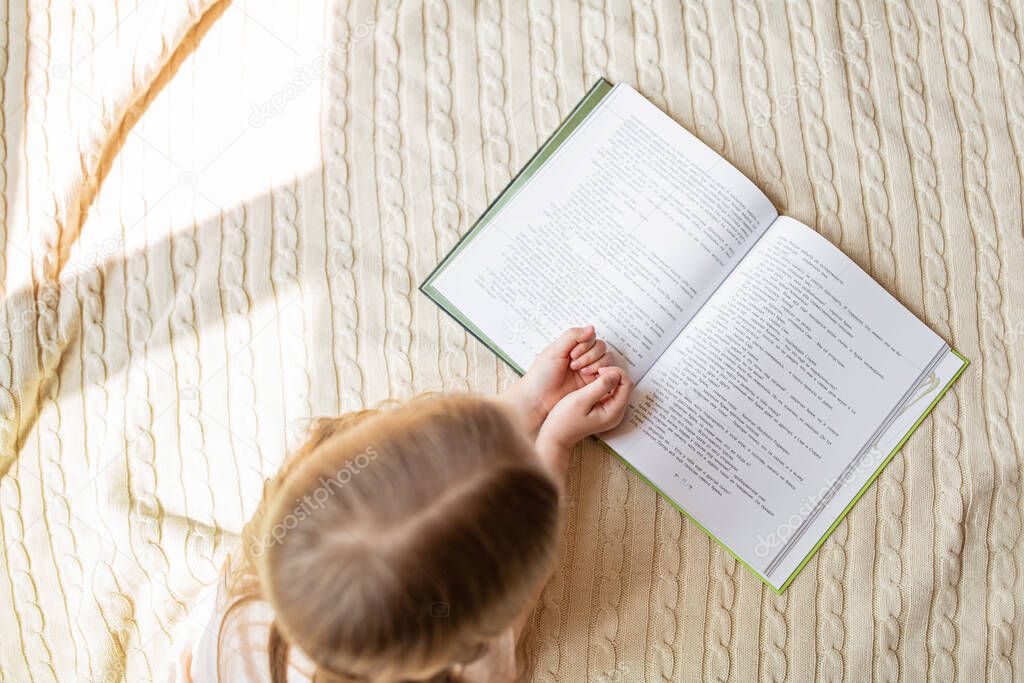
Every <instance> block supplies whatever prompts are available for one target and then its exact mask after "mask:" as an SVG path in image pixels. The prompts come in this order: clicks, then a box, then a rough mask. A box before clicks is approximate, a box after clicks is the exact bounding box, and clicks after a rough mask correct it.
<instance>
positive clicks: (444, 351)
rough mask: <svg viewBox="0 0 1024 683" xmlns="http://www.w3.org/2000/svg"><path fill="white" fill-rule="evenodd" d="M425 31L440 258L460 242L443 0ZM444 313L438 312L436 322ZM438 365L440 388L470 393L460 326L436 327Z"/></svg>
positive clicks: (429, 10)
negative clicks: (439, 349) (439, 340)
mask: <svg viewBox="0 0 1024 683" xmlns="http://www.w3.org/2000/svg"><path fill="white" fill-rule="evenodd" d="M425 12H426V17H427V28H426V33H425V35H424V40H425V42H426V49H427V93H428V98H429V99H428V110H427V139H428V141H429V148H430V160H431V168H432V169H433V174H432V175H431V177H430V188H431V193H432V194H431V201H432V204H433V212H432V215H431V218H432V221H433V225H434V233H435V241H436V243H437V247H438V253H437V258H438V260H440V259H441V258H443V257H444V255H445V254H447V253H448V251H449V250H450V249H451V248H452V247H453V246H455V243H456V242H458V241H459V232H460V230H461V228H462V211H461V210H460V209H459V205H458V203H457V202H456V198H457V197H458V196H459V176H458V174H457V173H456V169H457V168H458V160H457V158H456V152H455V121H454V119H453V118H452V110H453V108H454V102H453V98H452V87H451V86H452V62H451V56H450V55H451V50H450V41H449V39H448V26H449V15H448V6H447V5H446V4H445V3H444V2H431V3H429V4H428V6H427V7H426V9H425ZM443 315H444V313H442V312H441V311H438V320H440V319H441V317H442V316H443ZM438 332H439V333H440V335H441V354H440V358H439V360H440V367H439V368H438V370H439V372H440V375H441V379H442V381H443V382H444V384H445V389H447V390H450V391H469V382H468V381H467V375H468V373H469V355H468V353H467V352H466V337H467V336H468V335H467V334H466V331H465V330H464V329H462V327H461V326H459V325H450V324H448V325H439V326H438Z"/></svg>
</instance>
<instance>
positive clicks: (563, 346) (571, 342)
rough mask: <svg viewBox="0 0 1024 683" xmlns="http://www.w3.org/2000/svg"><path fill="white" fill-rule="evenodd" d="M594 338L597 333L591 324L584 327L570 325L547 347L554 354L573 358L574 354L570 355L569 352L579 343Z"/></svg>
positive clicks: (573, 350)
mask: <svg viewBox="0 0 1024 683" xmlns="http://www.w3.org/2000/svg"><path fill="white" fill-rule="evenodd" d="M596 338H597V334H596V332H595V330H594V326H593V325H587V326H586V327H570V328H569V329H568V330H566V331H565V332H563V333H562V334H561V336H559V337H558V339H556V340H555V341H554V343H553V344H552V345H551V346H550V347H549V349H550V350H551V351H552V352H553V353H554V355H555V356H559V357H565V356H570V357H572V358H575V356H572V355H571V354H572V353H573V352H575V350H576V348H577V346H578V345H579V344H582V343H585V342H587V341H588V340H593V339H596ZM592 344H593V342H591V345H592ZM584 351H586V349H584ZM579 353H582V351H580V352H579ZM579 353H577V355H579Z"/></svg>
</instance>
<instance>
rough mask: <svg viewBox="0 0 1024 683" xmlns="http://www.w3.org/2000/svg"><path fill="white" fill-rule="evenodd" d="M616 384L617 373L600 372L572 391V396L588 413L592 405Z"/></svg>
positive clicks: (617, 380)
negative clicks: (594, 377) (591, 379)
mask: <svg viewBox="0 0 1024 683" xmlns="http://www.w3.org/2000/svg"><path fill="white" fill-rule="evenodd" d="M616 369H617V368H616ZM618 385H619V377H618V375H617V374H615V373H614V372H602V373H601V374H600V375H598V377H597V379H595V380H594V381H593V382H591V383H590V384H587V385H586V386H584V387H583V388H581V389H577V390H576V391H575V392H573V396H574V397H575V399H576V401H577V403H578V404H579V405H580V407H582V408H583V410H584V411H585V412H586V413H589V412H590V411H591V410H592V409H593V408H594V406H596V405H597V404H599V403H600V402H601V400H602V399H603V398H604V397H605V396H607V395H608V394H610V393H611V392H612V391H614V390H615V387H617V386H618Z"/></svg>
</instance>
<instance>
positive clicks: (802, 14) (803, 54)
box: [786, 0, 843, 244]
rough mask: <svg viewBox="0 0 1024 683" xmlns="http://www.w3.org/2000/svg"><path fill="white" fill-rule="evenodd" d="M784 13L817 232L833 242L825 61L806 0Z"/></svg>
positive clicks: (834, 198)
mask: <svg viewBox="0 0 1024 683" xmlns="http://www.w3.org/2000/svg"><path fill="white" fill-rule="evenodd" d="M786 14H787V16H788V17H789V21H790V29H789V31H790V33H789V36H790V38H789V42H790V45H791V46H792V48H793V56H794V66H795V69H796V72H795V73H796V88H797V100H798V101H799V103H800V111H801V116H800V124H801V129H802V130H803V136H804V147H805V148H806V152H807V165H808V170H809V171H810V174H811V186H812V187H813V188H814V199H815V204H816V206H817V209H818V211H817V217H818V224H817V225H816V226H815V227H816V228H817V229H818V231H819V232H821V233H822V234H823V235H825V236H826V237H828V238H829V239H830V240H832V242H833V243H834V244H839V243H840V242H841V241H842V237H843V228H842V225H841V224H840V222H839V216H838V215H837V213H838V211H839V197H838V195H837V194H836V188H835V185H834V184H833V181H832V176H833V175H834V168H833V165H832V158H831V156H830V154H829V134H828V130H827V129H826V128H825V121H824V116H825V103H824V102H823V101H822V98H821V87H820V86H821V82H822V80H823V79H824V78H827V77H828V75H827V74H826V73H823V72H824V71H825V68H826V67H827V65H828V64H829V63H828V62H826V61H825V60H823V59H821V58H820V57H819V54H818V46H817V40H816V38H815V34H814V26H813V22H814V19H813V17H812V15H811V7H810V5H809V4H808V2H807V1H806V0H795V1H794V2H787V3H786Z"/></svg>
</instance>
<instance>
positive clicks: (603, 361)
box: [580, 353, 615, 382]
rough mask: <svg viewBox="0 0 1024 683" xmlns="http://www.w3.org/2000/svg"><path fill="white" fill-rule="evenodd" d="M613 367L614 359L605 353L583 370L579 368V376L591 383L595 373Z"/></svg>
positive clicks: (595, 375)
mask: <svg viewBox="0 0 1024 683" xmlns="http://www.w3.org/2000/svg"><path fill="white" fill-rule="evenodd" d="M613 365H615V358H613V357H612V354H610V353H606V354H604V355H603V356H601V357H600V358H598V359H597V360H596V361H594V362H593V363H591V364H590V365H588V366H587V367H585V368H580V376H581V377H583V379H584V381H586V382H593V381H594V379H595V378H596V377H597V371H598V370H600V369H601V368H607V367H611V366H613Z"/></svg>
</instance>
